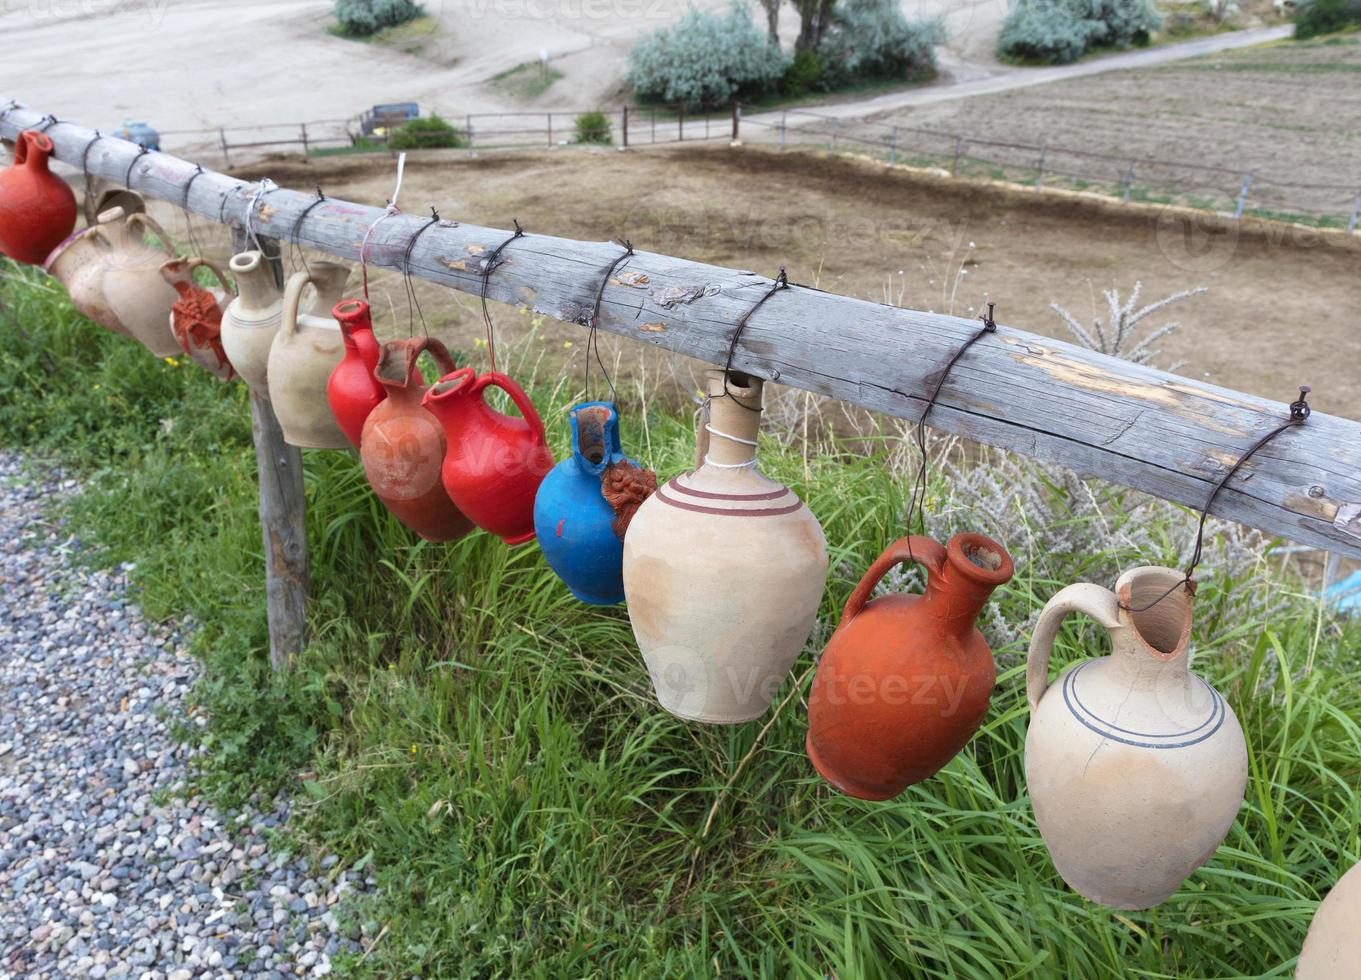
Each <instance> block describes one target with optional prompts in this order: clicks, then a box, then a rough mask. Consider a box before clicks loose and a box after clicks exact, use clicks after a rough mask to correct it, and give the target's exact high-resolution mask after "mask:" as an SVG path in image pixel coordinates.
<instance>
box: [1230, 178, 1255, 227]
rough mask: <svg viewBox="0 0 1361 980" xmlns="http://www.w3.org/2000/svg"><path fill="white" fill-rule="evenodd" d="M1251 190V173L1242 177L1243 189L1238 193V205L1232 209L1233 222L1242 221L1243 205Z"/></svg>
mask: <svg viewBox="0 0 1361 980" xmlns="http://www.w3.org/2000/svg"><path fill="white" fill-rule="evenodd" d="M1251 189H1252V173H1251V172H1248V173H1245V174H1244V175H1243V187H1242V188H1241V189H1240V190H1239V191H1238V203H1237V204H1235V205H1234V208H1233V220H1235V221H1241V220H1243V205H1245V204H1247V203H1248V191H1250V190H1251Z"/></svg>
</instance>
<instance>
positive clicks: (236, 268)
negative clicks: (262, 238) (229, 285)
mask: <svg viewBox="0 0 1361 980" xmlns="http://www.w3.org/2000/svg"><path fill="white" fill-rule="evenodd" d="M259 265H260V253H259V252H238V253H237V254H236V255H233V256H232V258H231V261H230V262H228V263H227V268H229V269H231V270H232V271H233V272H251V271H253V270H254V269H255V268H256V267H258V266H259Z"/></svg>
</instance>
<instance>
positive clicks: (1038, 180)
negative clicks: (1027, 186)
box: [1035, 143, 1049, 191]
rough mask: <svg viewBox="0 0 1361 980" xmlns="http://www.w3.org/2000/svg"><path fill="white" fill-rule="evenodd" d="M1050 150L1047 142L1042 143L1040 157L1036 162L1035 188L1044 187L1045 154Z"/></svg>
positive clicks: (1037, 189)
mask: <svg viewBox="0 0 1361 980" xmlns="http://www.w3.org/2000/svg"><path fill="white" fill-rule="evenodd" d="M1048 152H1049V145H1048V144H1047V143H1045V144H1041V145H1040V159H1039V160H1038V161H1037V162H1036V164H1035V190H1036V191H1039V190H1041V189H1042V188H1043V187H1044V155H1045V154H1046V153H1048Z"/></svg>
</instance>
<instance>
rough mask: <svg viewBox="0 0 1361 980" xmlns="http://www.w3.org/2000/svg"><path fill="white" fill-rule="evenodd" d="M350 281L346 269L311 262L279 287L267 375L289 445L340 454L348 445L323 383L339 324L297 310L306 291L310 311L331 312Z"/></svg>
mask: <svg viewBox="0 0 1361 980" xmlns="http://www.w3.org/2000/svg"><path fill="white" fill-rule="evenodd" d="M349 277H350V270H349V269H348V268H347V267H345V266H343V265H340V264H339V263H336V262H313V263H312V266H311V269H310V271H308V272H296V273H294V274H293V275H292V276H290V277H289V280H288V283H287V285H286V286H285V287H284V303H283V318H282V319H281V320H280V322H279V331H278V333H276V334H275V335H274V342H273V343H272V344H270V348H269V361H268V366H267V368H266V374H267V377H268V379H269V401H270V404H271V405H272V406H273V408H274V414H275V415H276V416H278V418H279V428H280V429H282V430H283V433H284V441H286V442H288V443H289V444H290V445H293V446H301V447H303V448H310V449H344V448H345V447H347V446H348V445H349V444H350V441H349V440H348V439H346V438H345V433H343V432H341V431H340V426H338V425H336V420H335V418H334V416H332V415H331V406H330V405H328V404H327V403H326V383H327V382H328V381H329V380H330V379H331V372H332V371H334V370H335V367H336V365H337V364H339V363H340V358H341V354H342V352H343V351H344V349H345V341H344V340H343V339H342V337H341V334H340V324H339V323H337V322H336V321H335V320H334V319H332V318H331V317H329V316H316V315H313V314H309V313H302V312H300V310H299V307H300V305H301V300H302V294H303V290H304V289H306V288H307V287H309V286H310V287H311V288H312V289H314V290H315V297H316V298H315V299H314V301H313V304H312V305H313V306H314V307H318V308H321V309H325V310H332V309H334V308H335V306H336V304H337V303H339V302H340V294H341V293H342V292H343V291H344V289H345V281H346V280H347V279H349ZM233 363H235V362H233Z"/></svg>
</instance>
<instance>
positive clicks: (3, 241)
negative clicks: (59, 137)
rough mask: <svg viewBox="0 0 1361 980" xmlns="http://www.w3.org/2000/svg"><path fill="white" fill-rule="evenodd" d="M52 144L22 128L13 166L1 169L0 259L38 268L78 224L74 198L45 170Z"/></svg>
mask: <svg viewBox="0 0 1361 980" xmlns="http://www.w3.org/2000/svg"><path fill="white" fill-rule="evenodd" d="M52 150H53V147H52V140H51V138H50V137H49V136H48V135H47V134H46V133H40V132H38V131H36V130H32V129H29V130H25V131H24V132H22V133H20V134H19V138H18V139H17V140H16V141H15V143H14V164H13V166H10V167H7V168H6V169H5V170H0V255H7V256H9V257H10V258H11V259H13V260H14V261H16V262H25V263H27V264H29V265H42V264H43V262H44V260H46V258H47V256H48V254H49V253H51V251H52V250H53V249H54V248H56V247H57V246H58V245H60V244H61V242H62V240H63V239H65V238H66V236H68V235H69V234H71V231H72V230H73V229H74V228H75V226H76V215H77V208H76V195H75V194H74V193H72V191H71V188H70V187H68V186H67V185H66V181H64V180H62V179H61V178H60V177H58V176H57V175H56V174H54V173H52V171H51V169H50V168H49V167H48V158H49V157H51V156H52Z"/></svg>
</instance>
